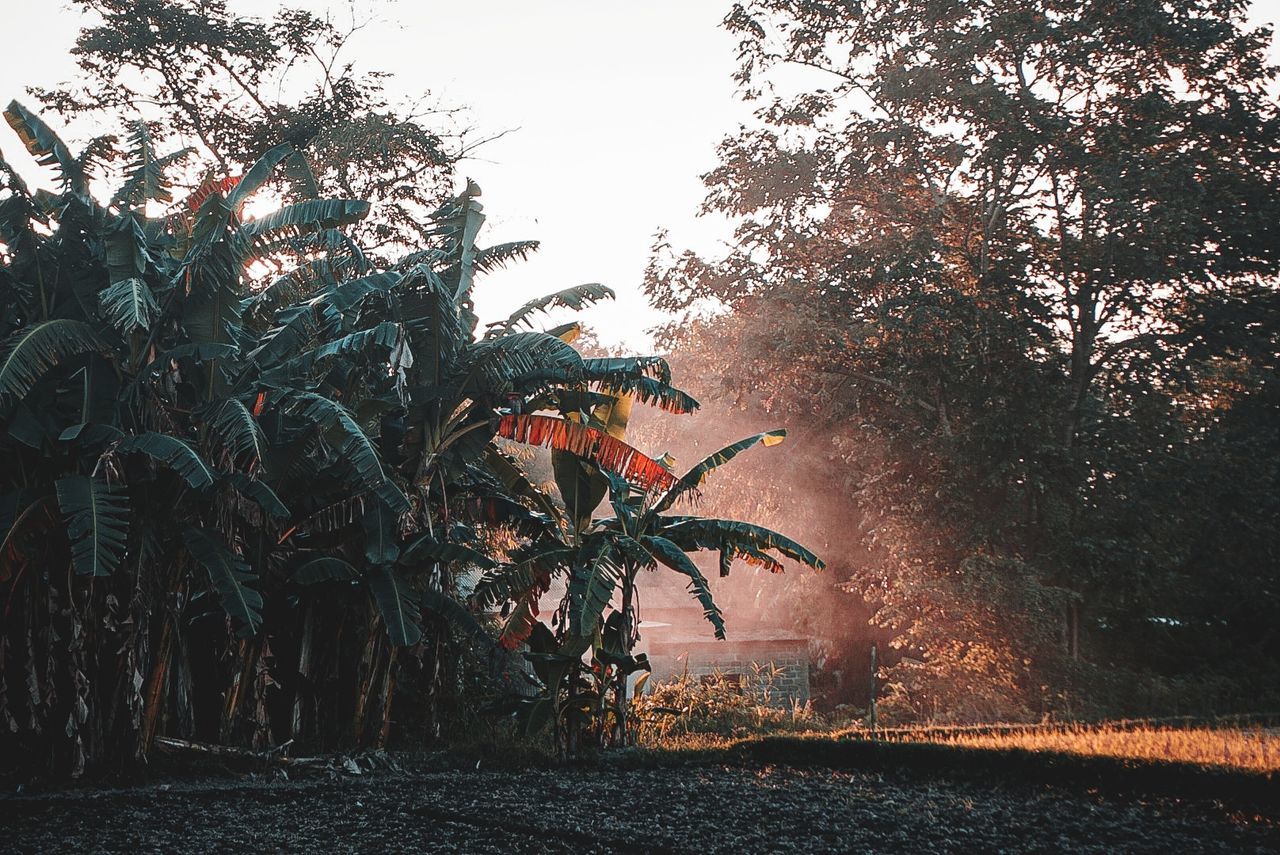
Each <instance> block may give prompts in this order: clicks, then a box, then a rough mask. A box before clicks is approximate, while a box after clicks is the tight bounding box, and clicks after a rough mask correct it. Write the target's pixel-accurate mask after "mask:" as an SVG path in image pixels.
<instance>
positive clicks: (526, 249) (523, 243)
mask: <svg viewBox="0 0 1280 855" xmlns="http://www.w3.org/2000/svg"><path fill="white" fill-rule="evenodd" d="M539 245H540V244H539V242H538V241H536V240H516V241H511V242H510V243H500V244H497V245H495V246H487V247H485V248H484V249H482V250H479V251H478V252H476V257H475V269H476V272H477V273H489V272H492V271H494V270H501V269H503V268H505V267H506V266H507V265H508V264H511V263H512V262H514V261H527V260H528V259H529V256H531V255H533V254H534V253H535V252H537V251H538V247H539Z"/></svg>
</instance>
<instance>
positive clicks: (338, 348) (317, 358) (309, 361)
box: [263, 321, 405, 379]
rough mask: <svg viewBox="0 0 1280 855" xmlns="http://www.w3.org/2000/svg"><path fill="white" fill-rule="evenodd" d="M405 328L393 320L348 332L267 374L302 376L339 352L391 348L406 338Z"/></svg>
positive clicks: (281, 376)
mask: <svg viewBox="0 0 1280 855" xmlns="http://www.w3.org/2000/svg"><path fill="white" fill-rule="evenodd" d="M404 334H405V332H404V328H403V327H401V326H400V325H399V324H396V323H392V322H391V321H383V322H382V323H380V324H378V325H377V326H376V327H373V328H371V329H367V330H360V331H358V332H353V333H349V334H347V335H344V336H342V337H341V338H338V339H335V340H334V341H331V342H327V343H325V344H322V345H320V346H319V347H314V348H312V349H311V350H309V351H307V352H306V353H303V354H300V355H298V356H295V357H294V358H293V359H290V360H289V361H287V362H285V363H284V364H282V365H280V366H279V367H278V368H275V369H272V370H271V371H267V372H264V373H263V377H264V378H271V379H275V378H283V377H302V376H305V375H306V374H308V373H309V372H311V371H313V370H315V368H316V366H318V365H322V364H324V363H325V362H326V361H327V360H329V359H333V358H334V357H337V356H353V355H355V354H358V353H362V352H364V351H366V350H368V349H370V348H372V347H381V348H384V349H385V350H388V351H390V350H391V349H392V348H394V347H395V346H396V345H397V344H399V343H400V342H401V341H403V340H404Z"/></svg>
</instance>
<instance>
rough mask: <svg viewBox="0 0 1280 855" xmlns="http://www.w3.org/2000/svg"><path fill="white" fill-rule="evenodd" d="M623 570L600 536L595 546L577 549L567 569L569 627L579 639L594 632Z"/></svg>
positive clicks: (623, 572) (621, 576) (622, 574)
mask: <svg viewBox="0 0 1280 855" xmlns="http://www.w3.org/2000/svg"><path fill="white" fill-rule="evenodd" d="M625 572H626V571H625V569H624V568H623V567H622V566H621V565H620V564H619V563H618V562H617V561H616V560H615V558H614V556H613V555H612V554H610V550H609V544H608V541H607V540H605V539H603V538H601V540H600V542H599V543H598V544H595V545H589V546H586V547H584V548H583V549H582V550H581V551H580V552H579V559H578V561H576V562H574V565H573V568H572V569H571V570H570V572H569V591H568V593H567V595H566V596H568V598H569V630H570V631H571V632H572V633H573V634H574V635H576V636H578V637H579V638H581V637H583V636H590V635H591V633H592V632H594V631H595V628H596V624H597V623H599V621H600V616H601V615H602V614H604V610H605V608H606V607H607V606H608V605H609V600H610V599H612V598H613V592H614V591H616V590H617V588H618V585H619V584H620V583H621V582H622V578H623V576H624V575H625Z"/></svg>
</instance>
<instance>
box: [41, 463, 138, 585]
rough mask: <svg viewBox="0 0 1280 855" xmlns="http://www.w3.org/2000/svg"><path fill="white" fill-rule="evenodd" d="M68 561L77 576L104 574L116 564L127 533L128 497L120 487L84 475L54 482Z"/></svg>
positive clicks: (113, 568) (118, 563) (123, 547)
mask: <svg viewBox="0 0 1280 855" xmlns="http://www.w3.org/2000/svg"><path fill="white" fill-rule="evenodd" d="M57 491H58V507H60V508H61V509H62V516H63V518H64V519H65V520H66V523H67V539H68V540H69V541H70V542H71V561H72V564H73V565H74V566H75V568H76V573H78V574H79V575H81V576H108V575H110V574H111V573H113V572H115V569H116V568H117V567H119V566H120V560H121V559H122V558H123V557H124V552H125V543H126V540H127V538H128V535H129V500H128V497H127V496H126V495H125V492H124V490H123V489H122V488H120V487H113V486H111V485H110V484H108V483H107V482H106V481H103V480H101V479H98V478H90V477H88V476H85V475H67V476H66V477H63V478H59V479H58V484H57Z"/></svg>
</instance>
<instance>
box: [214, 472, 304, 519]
mask: <svg viewBox="0 0 1280 855" xmlns="http://www.w3.org/2000/svg"><path fill="white" fill-rule="evenodd" d="M226 480H227V483H229V484H230V485H231V488H232V489H233V490H235V491H236V492H237V493H239V494H240V495H242V496H244V497H245V498H247V499H249V500H251V501H253V502H254V503H255V504H257V506H258V507H260V508H262V511H263V513H266V514H267V515H269V516H272V517H274V518H275V519H278V520H285V519H288V518H289V509H288V508H287V507H286V506H285V504H284V502H282V501H281V500H280V497H279V496H277V495H276V491H275V490H272V489H271V487H270V486H269V485H268V484H267V482H265V481H259V480H257V479H256V478H250V477H249V476H248V475H245V474H244V473H243V472H233V473H231V474H230V475H228V476H226Z"/></svg>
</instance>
